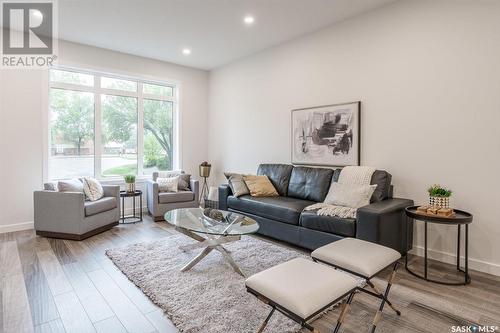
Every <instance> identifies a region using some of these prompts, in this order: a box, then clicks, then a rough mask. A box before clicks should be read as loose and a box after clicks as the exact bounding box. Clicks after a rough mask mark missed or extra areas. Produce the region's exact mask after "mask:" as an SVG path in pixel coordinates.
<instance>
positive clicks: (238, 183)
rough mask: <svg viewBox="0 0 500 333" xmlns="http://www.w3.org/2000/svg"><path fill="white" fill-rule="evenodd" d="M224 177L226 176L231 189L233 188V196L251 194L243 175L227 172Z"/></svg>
mask: <svg viewBox="0 0 500 333" xmlns="http://www.w3.org/2000/svg"><path fill="white" fill-rule="evenodd" d="M224 176H226V178H227V180H228V183H229V187H230V188H231V191H232V192H233V195H234V196H235V197H239V196H242V195H245V194H250V190H249V189H248V186H247V184H245V181H244V180H243V175H241V174H239V173H230V172H225V173H224Z"/></svg>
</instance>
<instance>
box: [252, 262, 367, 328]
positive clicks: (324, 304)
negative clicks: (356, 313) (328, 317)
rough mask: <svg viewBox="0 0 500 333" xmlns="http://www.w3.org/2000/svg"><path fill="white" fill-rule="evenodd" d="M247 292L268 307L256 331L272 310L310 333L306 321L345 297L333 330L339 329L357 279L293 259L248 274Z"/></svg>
mask: <svg viewBox="0 0 500 333" xmlns="http://www.w3.org/2000/svg"><path fill="white" fill-rule="evenodd" d="M245 285H246V288H247V291H248V292H250V293H252V294H254V295H255V296H256V297H257V298H258V299H259V300H261V301H262V302H264V303H265V304H268V305H269V306H271V312H270V313H269V315H268V316H267V318H266V319H265V320H264V322H263V323H262V325H261V326H260V328H259V330H258V331H257V332H259V333H260V332H262V331H263V330H264V328H265V327H266V325H267V323H268V321H269V319H270V318H271V316H272V315H273V313H274V311H275V310H278V311H279V312H281V313H283V314H284V315H285V316H287V317H289V318H290V319H292V320H294V321H296V322H297V323H299V324H300V325H301V326H303V327H306V328H307V329H308V330H310V331H312V332H318V331H317V330H315V329H314V327H312V326H311V325H310V324H308V323H307V322H308V321H309V320H310V319H312V318H313V317H315V316H316V315H318V314H319V313H321V312H322V311H324V310H325V309H327V308H328V307H330V306H332V305H334V304H336V303H338V302H339V301H341V300H342V299H344V298H345V297H347V302H346V303H344V304H343V309H342V312H341V314H340V316H339V319H338V321H337V325H336V327H335V331H334V332H337V331H338V330H339V329H340V326H341V324H342V322H343V320H344V317H345V314H346V313H347V310H348V308H349V304H350V303H351V301H352V298H353V297H354V293H355V291H356V290H357V285H358V281H357V280H356V279H355V278H354V277H352V276H350V275H348V274H345V273H343V272H340V271H337V270H334V269H332V268H329V267H327V266H325V265H321V264H318V263H315V262H313V261H311V260H307V259H303V258H296V259H292V260H290V261H287V262H285V263H282V264H279V265H277V266H274V267H271V268H269V269H266V270H265V271H262V272H259V273H257V274H255V275H252V276H251V277H249V278H248V279H247V280H246V282H245Z"/></svg>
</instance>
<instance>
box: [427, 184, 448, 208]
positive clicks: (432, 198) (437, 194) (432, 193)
mask: <svg viewBox="0 0 500 333" xmlns="http://www.w3.org/2000/svg"><path fill="white" fill-rule="evenodd" d="M427 192H429V204H430V205H431V206H433V207H439V208H449V207H450V197H451V194H452V191H451V190H449V189H447V188H444V187H441V185H439V184H434V185H432V186H431V187H429V188H428V189H427Z"/></svg>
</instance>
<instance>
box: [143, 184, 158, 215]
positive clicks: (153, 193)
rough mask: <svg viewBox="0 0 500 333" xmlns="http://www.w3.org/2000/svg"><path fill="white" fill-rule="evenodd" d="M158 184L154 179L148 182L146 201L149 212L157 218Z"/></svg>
mask: <svg viewBox="0 0 500 333" xmlns="http://www.w3.org/2000/svg"><path fill="white" fill-rule="evenodd" d="M158 192H159V191H158V183H157V182H155V181H153V180H152V179H148V180H147V181H146V200H147V203H148V211H149V213H150V214H152V215H153V216H155V214H156V207H157V206H158Z"/></svg>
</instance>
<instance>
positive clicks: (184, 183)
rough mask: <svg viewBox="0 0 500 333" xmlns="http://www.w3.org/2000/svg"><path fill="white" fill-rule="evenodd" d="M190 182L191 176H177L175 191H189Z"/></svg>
mask: <svg viewBox="0 0 500 333" xmlns="http://www.w3.org/2000/svg"><path fill="white" fill-rule="evenodd" d="M190 182H191V175H189V174H185V173H183V174H180V175H179V184H177V189H178V190H181V191H189V190H190V188H189V184H190Z"/></svg>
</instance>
